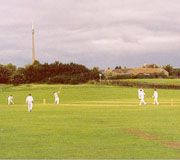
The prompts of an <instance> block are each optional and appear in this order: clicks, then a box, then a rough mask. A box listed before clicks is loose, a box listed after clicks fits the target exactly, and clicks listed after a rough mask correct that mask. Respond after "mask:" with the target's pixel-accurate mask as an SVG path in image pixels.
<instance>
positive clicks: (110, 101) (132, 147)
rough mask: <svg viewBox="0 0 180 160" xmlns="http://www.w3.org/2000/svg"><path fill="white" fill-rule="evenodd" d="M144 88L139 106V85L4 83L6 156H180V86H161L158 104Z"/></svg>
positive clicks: (1, 149) (0, 115)
mask: <svg viewBox="0 0 180 160" xmlns="http://www.w3.org/2000/svg"><path fill="white" fill-rule="evenodd" d="M58 90H61V93H60V104H59V105H55V104H54V95H53V92H54V91H58ZM144 90H145V93H146V97H145V101H146V102H147V105H146V106H144V105H142V106H139V105H138V104H139V100H138V98H137V92H138V88H135V87H121V86H111V85H92V84H83V85H45V84H27V85H20V86H11V85H2V84H1V85H0V159H180V90H173V89H158V90H157V91H158V93H159V102H160V105H158V106H157V105H152V102H153V98H152V95H153V89H146V88H145V89H144ZM29 93H31V94H32V96H33V97H34V106H33V111H32V112H30V113H29V112H28V111H27V104H25V99H26V97H27V95H28V94H29ZM10 94H12V95H13V96H14V102H15V105H7V97H8V96H9V95H10Z"/></svg>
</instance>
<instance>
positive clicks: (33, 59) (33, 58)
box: [32, 23, 35, 64]
mask: <svg viewBox="0 0 180 160" xmlns="http://www.w3.org/2000/svg"><path fill="white" fill-rule="evenodd" d="M34 61H35V51H34V24H33V23H32V64H33V63H34Z"/></svg>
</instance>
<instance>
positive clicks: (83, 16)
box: [0, 0, 180, 68]
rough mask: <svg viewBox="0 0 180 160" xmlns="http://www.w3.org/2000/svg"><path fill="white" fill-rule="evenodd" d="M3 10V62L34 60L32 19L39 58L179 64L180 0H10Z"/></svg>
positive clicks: (94, 63) (0, 29) (90, 64)
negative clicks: (32, 56)
mask: <svg viewBox="0 0 180 160" xmlns="http://www.w3.org/2000/svg"><path fill="white" fill-rule="evenodd" d="M0 10H1V12H2V14H0V18H1V21H0V34H1V37H0V41H1V44H0V56H2V57H3V58H1V63H9V62H12V63H14V64H16V65H25V64H27V63H31V22H32V20H34V24H35V42H36V43H35V52H36V58H37V59H38V60H40V61H41V62H49V63H50V62H53V61H55V60H59V61H61V62H64V63H68V62H76V63H82V64H84V65H87V66H88V67H93V66H99V67H100V68H106V67H109V66H110V67H111V66H112V67H113V66H115V65H127V66H133V65H134V66H140V65H141V64H142V63H154V62H156V63H157V64H159V65H164V64H169V63H171V64H172V65H174V66H176V67H177V66H179V62H178V61H177V58H179V50H180V47H179V43H180V29H179V28H180V27H179V26H180V1H179V0H171V1H168V0H151V1H149V0H133V1H132V0H113V1H110V0H91V1H89V0H52V1H49V0H36V1H32V0H26V1H24V0H6V1H3V2H2V4H1V6H0ZM12 55H13V56H12ZM162 57H163V58H162Z"/></svg>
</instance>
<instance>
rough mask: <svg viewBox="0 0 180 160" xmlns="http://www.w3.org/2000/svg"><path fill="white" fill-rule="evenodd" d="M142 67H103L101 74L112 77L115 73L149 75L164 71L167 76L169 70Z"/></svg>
mask: <svg viewBox="0 0 180 160" xmlns="http://www.w3.org/2000/svg"><path fill="white" fill-rule="evenodd" d="M142 67H143V68H124V69H114V70H113V69H110V68H108V69H105V70H104V71H103V74H104V76H105V77H113V76H117V75H138V74H143V75H150V74H152V73H164V74H165V75H166V76H169V72H167V71H166V70H165V69H163V68H155V67H154V68H146V67H145V66H144V65H143V66H142Z"/></svg>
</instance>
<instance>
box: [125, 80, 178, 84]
mask: <svg viewBox="0 0 180 160" xmlns="http://www.w3.org/2000/svg"><path fill="white" fill-rule="evenodd" d="M123 81H128V82H146V83H154V84H168V85H180V79H123Z"/></svg>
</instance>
